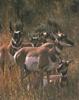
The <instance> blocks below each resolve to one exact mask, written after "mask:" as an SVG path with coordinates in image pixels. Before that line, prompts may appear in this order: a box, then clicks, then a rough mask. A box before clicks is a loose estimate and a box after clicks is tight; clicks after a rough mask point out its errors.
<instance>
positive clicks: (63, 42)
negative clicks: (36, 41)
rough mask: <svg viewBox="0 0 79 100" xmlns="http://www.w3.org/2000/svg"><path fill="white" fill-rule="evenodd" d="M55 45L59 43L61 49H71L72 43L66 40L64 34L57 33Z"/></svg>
mask: <svg viewBox="0 0 79 100" xmlns="http://www.w3.org/2000/svg"><path fill="white" fill-rule="evenodd" d="M55 42H56V43H59V44H60V45H61V46H62V47H64V46H67V47H72V46H74V43H73V42H72V41H71V40H70V39H69V38H68V36H67V35H66V34H64V33H61V32H58V33H57V38H56V39H55Z"/></svg>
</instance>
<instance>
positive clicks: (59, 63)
mask: <svg viewBox="0 0 79 100" xmlns="http://www.w3.org/2000/svg"><path fill="white" fill-rule="evenodd" d="M34 39H35V38H34ZM34 39H33V38H32V39H31V42H29V43H23V41H22V34H21V32H20V31H15V32H14V33H13V34H12V39H11V42H10V44H9V45H8V47H7V48H5V47H4V46H3V47H0V66H2V64H4V58H5V55H4V54H5V53H7V54H8V55H10V56H11V59H13V61H14V63H16V64H17V65H18V66H20V69H21V76H22V79H23V78H24V77H26V76H28V75H29V74H31V72H38V73H40V72H47V73H49V79H48V80H49V82H53V81H54V80H55V79H59V80H62V81H63V80H64V79H66V78H67V71H68V65H69V63H70V61H63V60H62V59H61V51H62V49H63V48H64V47H72V46H74V43H73V42H72V41H71V40H70V39H68V37H67V36H66V35H65V34H64V33H61V32H58V33H56V34H54V33H50V34H49V33H46V32H44V33H42V38H41V35H39V36H38V39H37V38H36V39H35V40H34ZM38 40H39V42H38ZM34 41H35V43H37V44H35V45H34ZM2 69H3V67H2ZM51 73H52V74H53V75H54V74H57V75H54V76H52V75H51V76H50V74H51ZM44 78H45V79H46V76H44Z"/></svg>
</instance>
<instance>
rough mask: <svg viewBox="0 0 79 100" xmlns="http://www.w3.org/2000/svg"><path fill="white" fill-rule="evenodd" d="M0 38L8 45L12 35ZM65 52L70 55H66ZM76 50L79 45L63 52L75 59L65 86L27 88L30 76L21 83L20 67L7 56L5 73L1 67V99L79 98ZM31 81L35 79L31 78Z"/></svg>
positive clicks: (78, 99) (46, 99)
mask: <svg viewBox="0 0 79 100" xmlns="http://www.w3.org/2000/svg"><path fill="white" fill-rule="evenodd" d="M0 40H1V45H3V44H5V45H6V47H7V45H8V43H9V40H10V36H9V35H8V36H7V38H6V35H3V36H2V37H1V38H0ZM2 40H4V41H2ZM67 51H68V52H67ZM64 52H66V53H67V55H69V54H70V55H69V56H68V57H65V56H64ZM75 52H76V53H77V52H78V45H77V46H75V47H73V48H67V49H65V50H64V51H63V54H62V56H63V57H65V58H66V59H67V58H69V59H71V58H72V60H73V61H72V63H71V64H70V66H69V69H68V79H69V81H68V85H67V86H64V87H57V86H54V85H53V84H51V85H47V86H46V87H45V88H41V87H39V88H38V89H30V90H27V87H26V85H27V82H28V78H27V79H25V80H24V83H23V84H21V73H20V67H19V66H17V65H14V66H11V62H10V59H8V58H7V59H6V60H5V64H4V73H3V71H2V70H1V69H0V100H79V68H78V67H79V61H78V60H79V56H78V54H79V53H77V54H76V53H75ZM30 77H31V75H30ZM31 81H34V80H33V79H31Z"/></svg>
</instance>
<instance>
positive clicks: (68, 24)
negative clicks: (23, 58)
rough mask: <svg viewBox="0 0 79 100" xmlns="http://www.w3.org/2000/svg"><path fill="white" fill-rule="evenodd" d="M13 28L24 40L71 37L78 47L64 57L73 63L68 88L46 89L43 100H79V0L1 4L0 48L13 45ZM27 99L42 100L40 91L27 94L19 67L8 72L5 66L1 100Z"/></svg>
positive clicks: (11, 0)
mask: <svg viewBox="0 0 79 100" xmlns="http://www.w3.org/2000/svg"><path fill="white" fill-rule="evenodd" d="M10 24H12V26H13V28H14V29H17V30H22V31H23V32H24V36H26V37H25V39H27V36H28V33H29V34H32V33H36V32H37V31H41V30H43V31H53V32H55V31H57V30H61V31H63V32H64V33H66V34H68V36H69V37H70V38H71V39H72V40H73V41H74V43H75V46H74V47H73V48H67V49H64V50H63V54H62V56H63V57H64V58H65V59H72V60H73V61H72V63H71V65H70V66H69V72H68V75H69V84H68V86H66V87H64V88H61V89H59V88H57V87H53V86H49V87H47V88H46V89H45V90H44V94H43V95H44V98H43V100H53V99H54V100H79V78H78V76H79V0H0V46H1V45H3V44H5V45H7V44H8V43H9V41H10V34H9V26H10ZM6 35H7V37H6ZM65 55H67V56H65ZM8 61H9V59H8ZM8 61H7V62H8ZM25 86H26V85H25ZM33 93H34V94H33ZM35 93H37V94H35ZM27 98H28V100H41V99H40V97H39V93H38V92H37V91H31V92H30V91H29V92H28V91H26V89H24V88H23V87H22V85H21V82H20V69H19V67H18V66H16V65H15V66H14V67H12V69H11V70H9V68H8V65H7V63H6V64H5V74H4V75H3V73H2V71H1V69H0V100H27Z"/></svg>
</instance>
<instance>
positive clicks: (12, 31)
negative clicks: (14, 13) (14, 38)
mask: <svg viewBox="0 0 79 100" xmlns="http://www.w3.org/2000/svg"><path fill="white" fill-rule="evenodd" d="M12 26H13V25H12V22H10V23H9V32H10V33H11V34H13V33H14V29H13V27H12Z"/></svg>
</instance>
